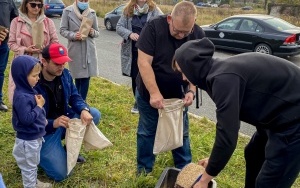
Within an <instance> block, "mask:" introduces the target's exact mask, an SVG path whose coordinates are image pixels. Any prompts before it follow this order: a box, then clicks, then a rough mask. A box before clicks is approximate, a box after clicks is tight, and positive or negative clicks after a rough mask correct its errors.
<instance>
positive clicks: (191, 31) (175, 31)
mask: <svg viewBox="0 0 300 188" xmlns="http://www.w3.org/2000/svg"><path fill="white" fill-rule="evenodd" d="M172 27H173V32H174V33H176V34H180V33H182V34H183V36H184V37H187V36H189V35H190V34H192V33H193V32H194V27H192V29H191V30H190V31H180V30H178V29H176V28H175V27H174V23H173V19H172Z"/></svg>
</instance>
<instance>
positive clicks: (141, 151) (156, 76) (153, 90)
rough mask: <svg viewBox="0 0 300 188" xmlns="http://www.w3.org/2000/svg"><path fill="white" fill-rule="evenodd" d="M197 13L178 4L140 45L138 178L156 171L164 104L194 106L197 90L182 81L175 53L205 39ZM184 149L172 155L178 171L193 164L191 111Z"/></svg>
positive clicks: (190, 6) (150, 27) (144, 33)
mask: <svg viewBox="0 0 300 188" xmlns="http://www.w3.org/2000/svg"><path fill="white" fill-rule="evenodd" d="M196 16H197V9H196V7H195V6H194V4H193V3H191V2H187V1H183V2H180V3H177V4H176V5H175V7H174V8H173V10H172V13H171V14H170V15H163V16H159V17H156V18H154V19H153V20H151V21H150V22H148V23H147V24H146V25H145V27H144V28H143V30H142V32H141V34H140V37H139V39H138V41H137V47H138V67H139V72H140V74H139V75H138V77H137V92H136V101H137V105H138V109H139V113H140V118H139V123H138V130H137V174H138V175H139V174H141V173H146V174H147V173H149V172H151V171H152V169H153V165H154V162H155V155H154V154H153V144H154V139H155V133H156V129H157V122H158V109H162V108H163V107H164V103H163V100H164V99H169V98H184V102H185V106H186V107H187V106H189V105H191V104H192V102H193V98H194V93H195V90H196V89H195V86H193V85H192V84H190V85H188V83H187V82H185V81H182V78H181V75H180V74H179V73H176V72H174V71H173V70H172V58H173V55H174V53H175V50H176V49H177V48H178V47H180V46H181V45H182V44H183V43H185V42H186V41H189V40H193V39H199V38H202V37H204V32H203V30H202V29H201V28H200V27H199V26H198V25H196V24H195V20H196ZM183 125H184V130H183V146H182V147H179V148H177V149H175V150H173V151H172V154H173V159H174V164H175V167H177V168H182V167H184V166H185V165H186V164H188V163H190V162H191V160H192V156H191V150H190V140H189V122H188V116H187V108H186V110H185V112H184V115H183Z"/></svg>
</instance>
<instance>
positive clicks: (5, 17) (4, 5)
mask: <svg viewBox="0 0 300 188" xmlns="http://www.w3.org/2000/svg"><path fill="white" fill-rule="evenodd" d="M0 7H1V8H0V25H1V26H3V27H6V28H8V29H9V27H10V22H11V21H12V20H13V19H14V18H15V17H17V16H18V15H19V13H18V9H17V8H16V6H15V3H14V2H13V0H0ZM7 40H8V37H6V39H5V41H7Z"/></svg>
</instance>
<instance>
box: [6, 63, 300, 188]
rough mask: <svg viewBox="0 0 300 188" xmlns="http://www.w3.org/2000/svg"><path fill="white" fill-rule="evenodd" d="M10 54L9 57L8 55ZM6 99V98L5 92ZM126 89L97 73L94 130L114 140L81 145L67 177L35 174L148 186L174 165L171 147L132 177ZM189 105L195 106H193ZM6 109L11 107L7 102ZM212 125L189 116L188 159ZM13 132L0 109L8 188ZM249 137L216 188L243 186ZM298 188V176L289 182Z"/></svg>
mask: <svg viewBox="0 0 300 188" xmlns="http://www.w3.org/2000/svg"><path fill="white" fill-rule="evenodd" d="M10 58H11V57H10ZM9 66H10V65H8V67H7V71H6V74H5V85H4V93H6V92H7V81H8V70H9V68H10V67H9ZM5 99H6V100H5V102H6V103H8V102H7V97H5ZM133 102H134V101H133V97H132V92H131V88H129V87H127V86H118V85H115V84H112V83H111V82H109V81H107V80H105V79H102V78H93V79H92V81H91V86H90V90H89V95H88V103H89V104H90V105H91V106H94V107H96V108H98V109H99V110H100V111H101V113H102V120H101V123H100V125H99V129H100V130H101V131H102V132H103V133H104V134H105V135H106V136H107V138H108V139H109V140H110V141H111V142H112V143H113V144H114V145H113V146H112V147H109V148H105V149H103V150H101V151H89V152H85V151H84V150H82V152H81V153H82V155H83V156H84V157H85V158H86V159H87V162H86V163H84V164H80V165H76V167H75V169H74V173H73V174H72V176H71V177H70V178H68V179H67V180H65V181H63V182H61V183H55V182H53V181H52V180H50V179H48V178H47V177H46V175H45V174H44V173H43V171H42V170H39V172H38V177H39V178H40V179H41V180H44V181H46V182H52V183H53V185H54V187H57V188H73V187H85V188H89V187H91V188H92V187H94V188H99V187H108V188H115V187H116V188H125V187H128V188H135V187H136V188H147V187H149V188H151V187H154V186H155V184H156V182H157V181H158V179H159V177H160V174H161V173H162V171H163V170H164V168H165V167H170V166H173V160H172V157H171V153H170V152H166V153H163V154H160V155H158V156H157V159H156V163H155V166H154V171H153V172H152V173H151V174H150V175H149V176H147V177H139V178H136V176H135V172H136V171H135V167H136V160H135V159H136V127H137V122H138V115H133V114H131V113H130V109H131V107H132V104H133ZM193 106H194V105H193ZM9 107H10V109H11V106H9ZM214 136H215V125H214V123H213V122H211V121H209V120H208V119H206V118H194V117H191V116H190V137H191V148H192V154H193V162H197V161H198V160H200V159H202V158H204V157H208V156H209V154H210V151H211V148H212V145H213V142H214ZM14 139H15V132H14V130H13V128H12V125H11V110H10V111H9V112H0V159H1V160H0V161H1V162H0V173H2V175H3V178H4V181H5V184H6V186H7V187H8V188H19V187H22V178H21V173H20V170H19V168H18V166H17V165H16V162H15V160H14V158H13V156H12V148H13V145H14ZM248 141H249V138H246V137H240V138H239V142H238V147H237V149H236V150H235V152H234V154H233V156H232V158H231V160H230V162H229V163H228V165H227V166H226V168H225V169H224V170H223V171H222V172H221V173H220V175H219V176H218V177H217V178H215V180H216V181H217V184H218V187H221V188H227V187H228V188H229V187H233V188H237V187H243V182H244V175H245V174H244V169H245V163H244V158H243V148H244V146H245V145H246V143H247V142H248ZM294 187H295V188H296V187H300V180H299V178H298V181H297V182H296V183H295V184H294Z"/></svg>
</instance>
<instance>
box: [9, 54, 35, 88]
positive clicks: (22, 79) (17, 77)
mask: <svg viewBox="0 0 300 188" xmlns="http://www.w3.org/2000/svg"><path fill="white" fill-rule="evenodd" d="M37 63H39V60H38V59H36V58H34V57H32V56H28V55H21V56H18V57H16V58H15V59H14V60H13V62H12V65H11V75H12V78H13V80H14V82H15V85H16V89H17V90H22V91H23V92H27V93H33V94H34V93H35V92H34V90H33V88H32V87H31V86H30V85H29V83H28V80H27V76H28V75H29V73H30V72H31V70H32V69H33V67H34V66H35V65H36V64H37Z"/></svg>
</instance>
